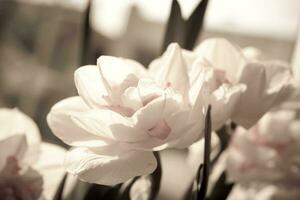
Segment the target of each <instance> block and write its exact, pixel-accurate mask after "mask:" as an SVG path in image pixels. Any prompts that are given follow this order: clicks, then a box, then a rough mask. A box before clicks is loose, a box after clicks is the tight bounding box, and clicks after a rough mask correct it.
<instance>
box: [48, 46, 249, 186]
mask: <svg viewBox="0 0 300 200" xmlns="http://www.w3.org/2000/svg"><path fill="white" fill-rule="evenodd" d="M192 54H193V53H191V52H189V51H186V50H183V49H181V48H180V47H179V46H178V45H177V44H175V43H174V44H170V45H169V47H168V48H167V50H166V52H165V53H164V54H163V55H162V56H161V57H160V58H158V59H156V60H154V61H153V62H152V63H151V64H150V66H149V70H146V69H145V68H144V67H143V66H142V65H141V64H139V63H138V62H136V61H134V60H129V59H123V58H116V57H111V56H101V57H100V58H99V59H98V61H97V66H94V65H89V66H83V67H80V68H79V69H77V70H76V72H75V84H76V88H77V90H78V93H79V96H75V97H70V98H67V99H64V100H62V101H60V102H58V103H57V104H55V105H54V106H53V107H52V109H51V111H50V113H49V115H48V117H47V120H48V124H49V126H50V128H51V129H52V131H53V133H54V134H55V135H56V136H57V137H59V138H60V139H61V140H63V141H64V142H65V143H67V144H69V145H71V146H73V147H74V148H73V149H71V150H70V151H69V152H68V154H67V156H66V162H65V164H66V166H67V170H68V171H69V172H70V173H72V174H75V175H76V176H78V177H79V178H80V179H81V180H83V181H87V182H93V183H98V184H104V185H114V184H117V183H121V182H124V181H126V180H128V179H130V178H132V177H134V176H139V175H146V174H149V173H152V172H153V171H154V170H155V168H156V165H157V163H156V159H155V157H154V155H153V153H152V151H159V150H162V149H165V148H168V147H175V148H186V147H188V146H189V145H191V144H192V143H193V142H195V141H197V140H198V139H200V138H202V136H203V129H204V118H205V113H206V108H207V106H208V104H210V105H211V106H212V124H213V127H214V129H216V128H217V127H220V126H221V125H222V124H224V123H225V122H226V121H227V120H228V119H229V118H230V116H231V115H232V112H233V108H234V106H235V103H236V102H237V101H238V99H239V96H240V94H241V93H242V92H243V91H244V90H245V89H246V88H245V85H243V84H229V83H228V81H227V80H226V79H225V77H224V76H223V73H222V72H220V71H218V70H215V69H214V68H213V67H211V66H210V64H209V63H208V62H206V60H204V59H200V58H199V59H194V58H192V57H193V55H192Z"/></svg>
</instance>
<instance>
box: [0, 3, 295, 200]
mask: <svg viewBox="0 0 300 200" xmlns="http://www.w3.org/2000/svg"><path fill="white" fill-rule="evenodd" d="M179 3H180V5H181V8H182V12H183V15H184V17H185V18H187V17H188V16H189V15H190V14H191V12H192V11H193V9H194V8H195V6H196V5H197V4H198V3H199V0H189V1H186V0H180V1H179ZM87 5H88V0H0V107H19V108H20V109H21V110H22V111H24V112H25V113H26V114H28V115H30V116H31V117H32V118H33V119H34V120H35V121H36V122H37V124H38V126H39V128H40V129H41V132H42V137H43V140H45V141H47V142H52V143H57V144H61V145H62V143H61V142H60V141H59V140H58V139H56V138H55V137H54V136H53V135H52V134H51V132H50V130H49V128H48V126H47V124H46V115H47V113H48V111H49V109H50V108H51V106H52V105H53V104H54V103H55V102H57V101H58V100H60V99H62V98H65V97H68V96H72V95H75V94H76V89H75V87H74V82H73V72H74V70H75V69H76V68H78V67H79V66H80V65H81V63H82V53H83V47H84V44H83V32H84V22H85V18H86V15H87ZM170 6H171V0H164V1H162V0H122V1H120V0H92V1H91V15H90V26H91V32H90V37H89V44H88V45H87V46H88V52H87V60H86V63H89V64H95V63H96V59H97V57H99V56H100V55H103V54H109V55H113V56H122V57H128V58H133V59H136V60H138V61H139V62H141V63H143V64H144V65H145V66H147V64H149V62H150V61H151V59H153V58H154V57H156V56H158V55H159V52H160V50H161V44H162V40H163V37H164V31H165V24H166V22H167V19H168V15H169V12H170ZM299 24H300V1H299V0H284V1H283V0H243V1H240V0H226V1H224V0H211V1H210V2H209V5H208V9H207V13H206V18H205V23H204V30H203V33H202V34H201V36H200V37H199V38H198V41H199V42H200V41H201V40H203V39H204V38H208V37H226V38H227V39H229V40H231V41H233V42H235V43H237V44H239V45H240V46H242V47H246V46H254V47H256V48H259V49H261V51H262V52H263V54H264V56H263V59H270V58H277V59H282V60H284V61H287V62H289V63H291V66H293V68H294V73H295V76H297V77H300V28H299ZM297 41H298V42H297ZM116 73H117V72H116ZM163 157H164V159H166V160H167V162H165V164H163V167H164V168H166V169H168V172H166V173H167V175H171V176H173V177H174V179H173V180H172V181H169V179H166V178H163V184H165V185H169V188H176V190H178V191H177V193H176V192H168V191H164V189H162V193H163V195H162V196H164V195H165V198H167V199H178V198H179V197H178V193H180V192H181V188H182V187H178V186H177V185H178V184H179V183H178V182H176V181H174V180H180V183H181V184H184V183H186V182H187V181H188V179H189V176H186V173H185V172H184V171H185V170H186V169H187V166H186V165H187V164H186V163H185V162H183V160H184V159H185V152H180V153H178V152H174V151H168V152H163ZM178 163H179V164H178ZM175 170H176V171H178V170H179V172H182V173H174V171H175ZM168 173H169V174H168ZM176 178H177V179H176ZM183 189H184V188H183ZM183 189H182V190H183ZM175 196H176V197H177V198H175Z"/></svg>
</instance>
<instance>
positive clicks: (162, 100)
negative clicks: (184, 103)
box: [132, 93, 180, 130]
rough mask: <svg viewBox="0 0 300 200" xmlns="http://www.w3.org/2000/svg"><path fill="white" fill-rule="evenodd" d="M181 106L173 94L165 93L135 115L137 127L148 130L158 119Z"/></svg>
mask: <svg viewBox="0 0 300 200" xmlns="http://www.w3.org/2000/svg"><path fill="white" fill-rule="evenodd" d="M179 108H180V104H179V103H178V102H177V101H176V99H174V97H173V96H171V95H169V94H167V93H165V94H164V96H161V97H158V98H156V99H154V100H153V101H151V102H150V103H148V104H147V105H146V106H144V107H143V108H141V109H139V110H138V111H137V112H136V113H135V114H134V115H133V116H132V119H133V120H134V122H135V124H136V127H138V128H141V129H144V130H148V129H151V128H152V127H154V126H155V125H156V124H157V123H158V121H160V120H161V119H164V118H166V117H169V116H171V114H172V113H175V112H177V111H178V109H179Z"/></svg>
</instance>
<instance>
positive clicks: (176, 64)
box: [154, 43, 190, 103]
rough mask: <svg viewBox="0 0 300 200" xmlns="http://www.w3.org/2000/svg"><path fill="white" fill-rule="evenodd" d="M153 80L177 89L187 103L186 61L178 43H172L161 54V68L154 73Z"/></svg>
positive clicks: (187, 80)
mask: <svg viewBox="0 0 300 200" xmlns="http://www.w3.org/2000/svg"><path fill="white" fill-rule="evenodd" d="M154 78H155V80H156V81H157V83H159V84H160V85H161V86H165V85H166V84H167V83H170V85H171V87H172V88H174V89H175V90H177V91H179V93H180V94H181V95H182V96H183V98H184V100H185V103H188V90H189V87H190V86H189V77H188V71H187V66H186V63H185V61H184V59H183V56H182V53H181V49H180V47H179V45H178V44H176V43H172V44H170V45H169V47H168V48H167V50H166V52H165V53H164V54H163V56H162V60H161V68H160V70H159V71H158V72H157V74H156V75H155V77H154Z"/></svg>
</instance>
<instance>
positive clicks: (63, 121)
mask: <svg viewBox="0 0 300 200" xmlns="http://www.w3.org/2000/svg"><path fill="white" fill-rule="evenodd" d="M88 110H89V108H88V106H87V105H86V104H85V103H84V102H83V100H82V98H81V97H79V96H75V97H70V98H67V99H64V100H62V101H59V102H58V103H56V104H55V105H54V106H53V107H52V108H51V110H50V112H49V114H48V116H47V122H48V125H49V127H50V128H51V130H52V131H53V133H54V134H55V135H56V136H57V137H58V138H60V139H61V140H63V141H64V142H65V143H67V144H69V145H71V146H103V145H106V144H108V143H111V141H109V140H104V139H103V138H101V137H99V136H96V135H93V134H92V133H89V132H87V131H86V130H84V129H82V128H81V127H79V126H77V125H76V124H75V123H74V122H73V121H72V120H71V117H70V116H71V115H74V114H75V113H76V114H80V113H83V112H86V111H88Z"/></svg>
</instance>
